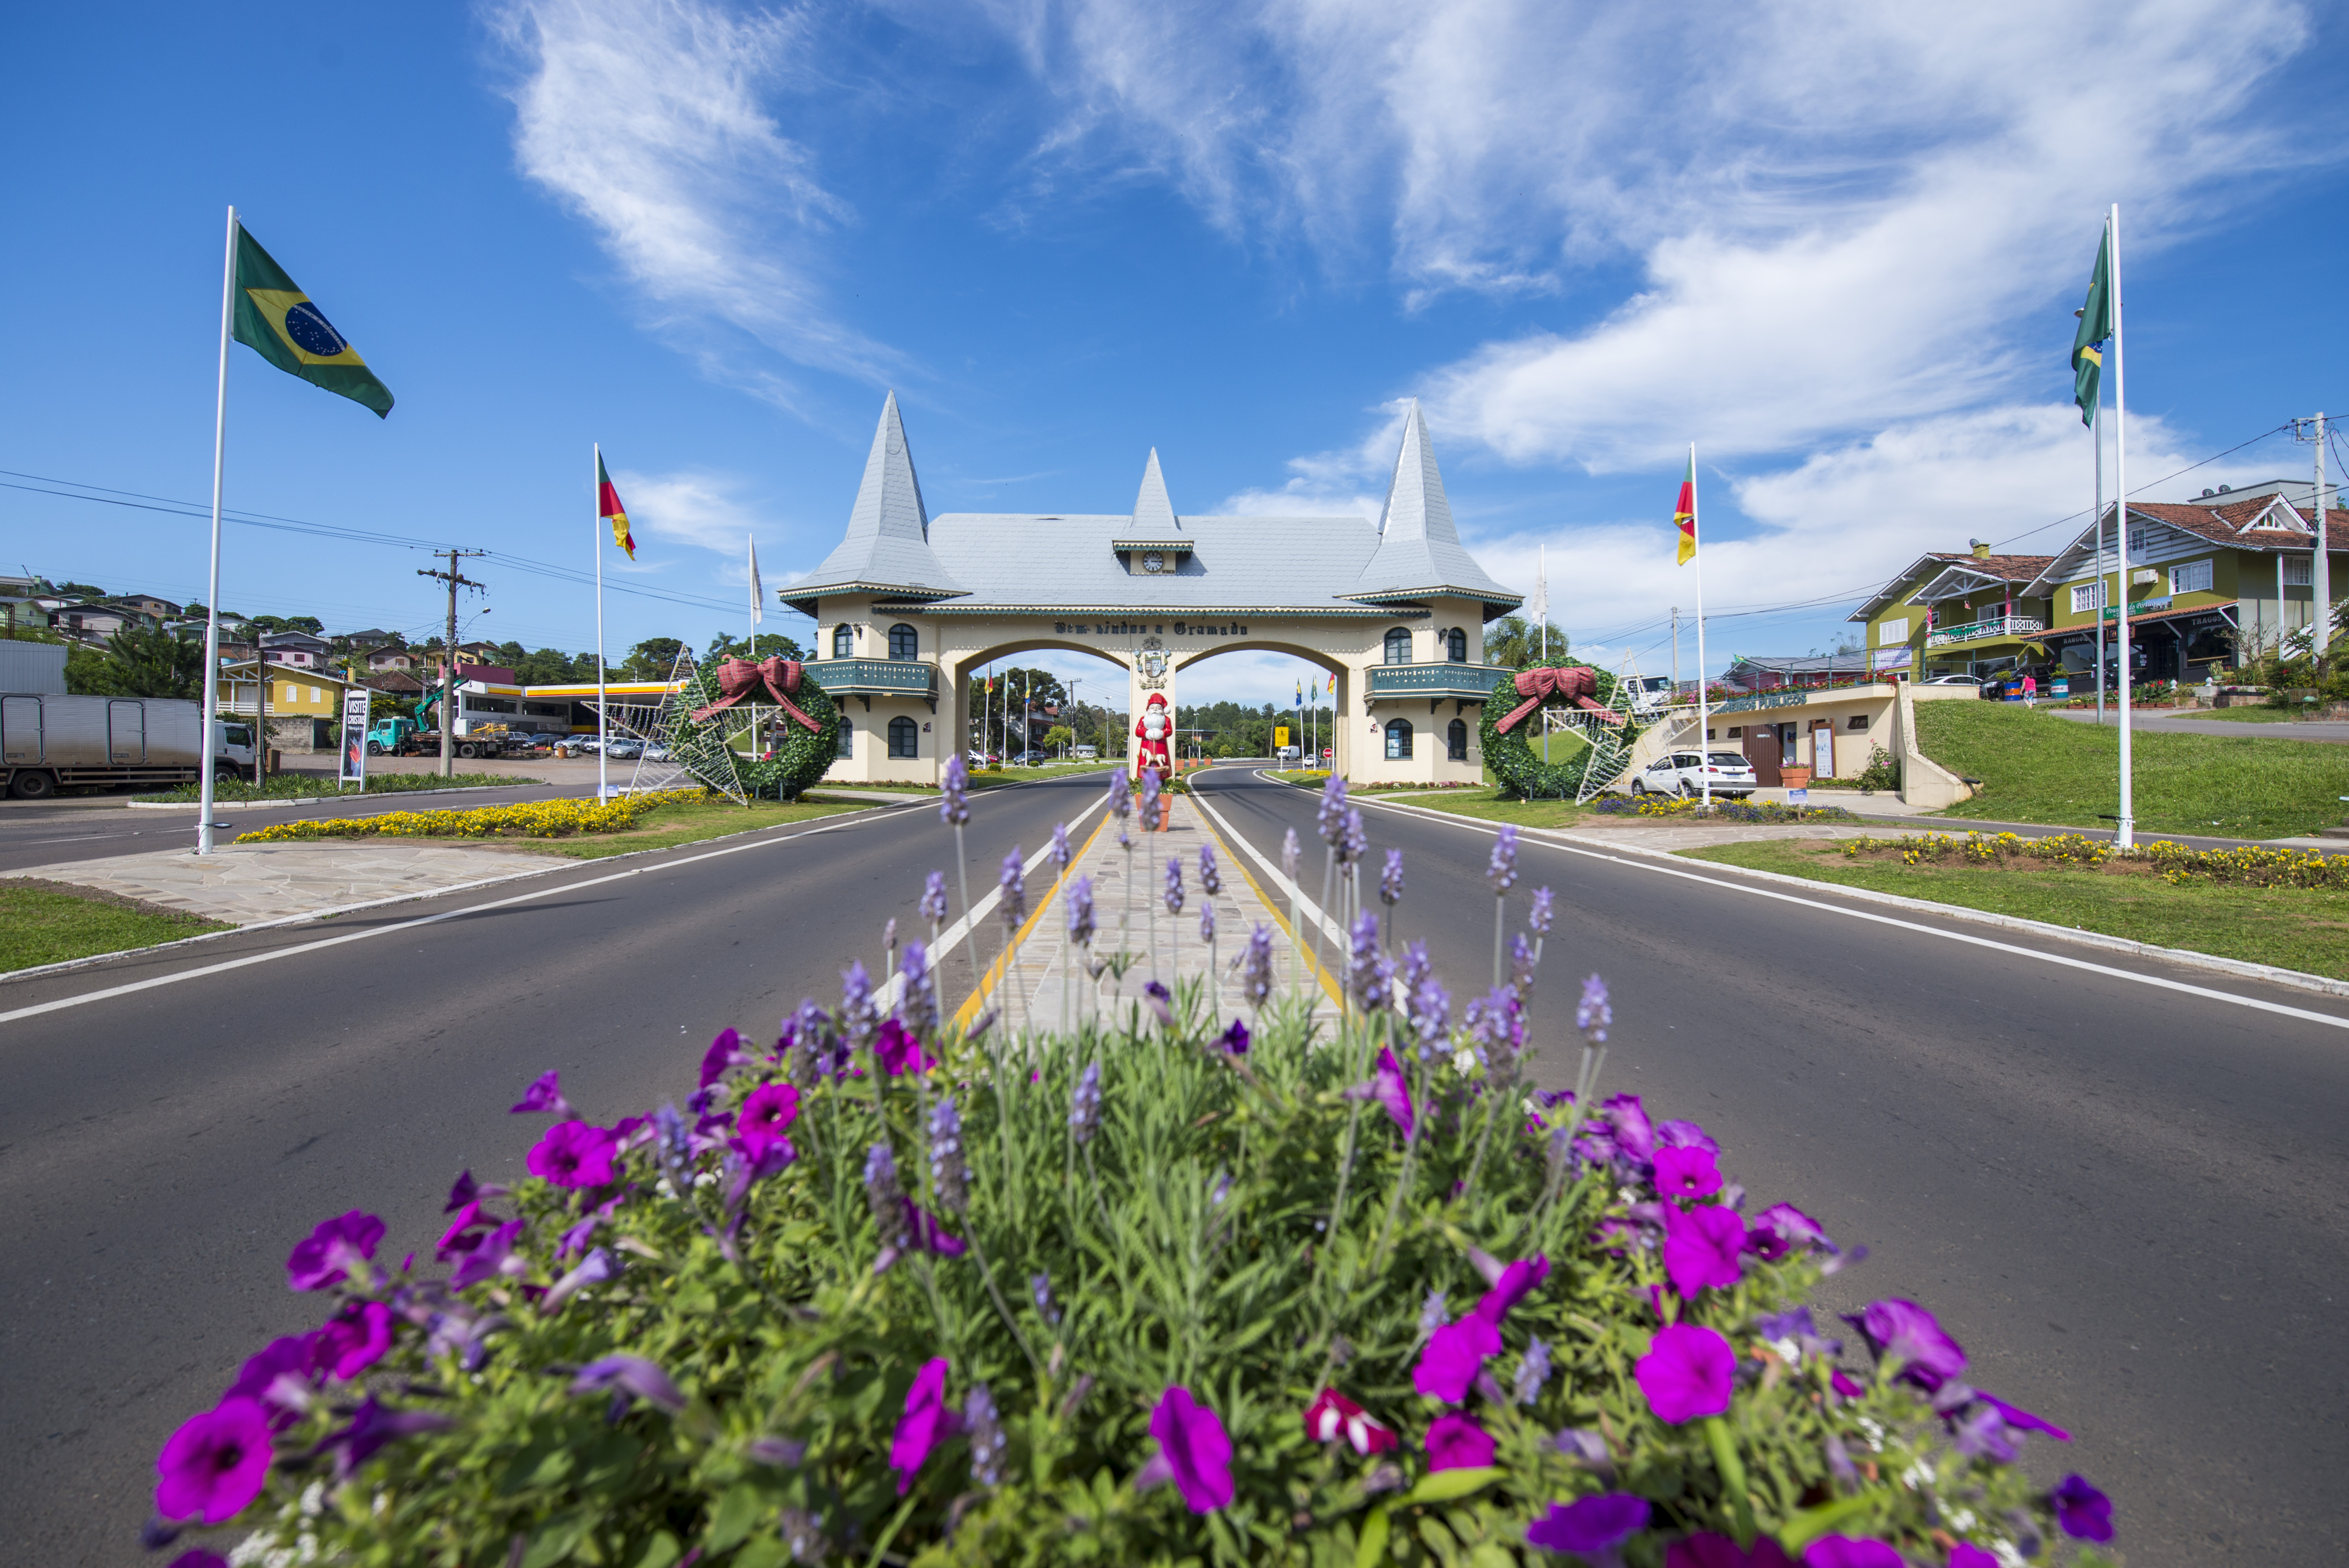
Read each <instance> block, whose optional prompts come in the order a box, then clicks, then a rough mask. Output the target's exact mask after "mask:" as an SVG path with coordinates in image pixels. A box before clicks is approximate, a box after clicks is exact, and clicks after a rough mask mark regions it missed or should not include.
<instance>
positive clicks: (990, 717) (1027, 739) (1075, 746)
mask: <svg viewBox="0 0 2349 1568" xmlns="http://www.w3.org/2000/svg"><path fill="white" fill-rule="evenodd" d="M940 637H941V643H942V645H943V644H944V643H947V642H951V640H952V638H951V636H950V635H948V634H946V633H941V634H940ZM1034 654H1056V655H1066V654H1081V655H1084V661H1085V662H1084V665H1083V667H1084V668H1085V670H1086V671H1087V673H1085V674H1082V675H1075V674H1071V673H1070V672H1069V670H1068V668H1067V666H1068V665H1069V664H1070V663H1071V661H1069V660H1066V659H1034V658H1030V657H1029V656H1028V655H1034ZM940 658H941V661H942V662H943V661H945V660H947V659H948V658H950V659H951V661H952V668H953V670H954V672H955V673H954V676H953V679H954V682H955V689H956V698H955V700H956V703H957V707H956V708H955V709H954V710H953V711H954V712H955V716H956V720H955V721H956V725H957V728H956V735H957V738H958V741H959V743H960V744H961V745H963V746H964V747H966V748H968V749H970V750H971V751H972V753H973V755H974V764H973V765H974V766H976V765H977V764H976V757H977V756H978V754H982V753H996V754H1000V755H1002V756H1006V757H1011V756H1017V755H1019V754H1020V753H1021V752H1022V751H1023V750H1047V751H1049V750H1050V748H1049V747H1048V746H1047V745H1046V742H1045V738H1046V737H1047V736H1048V735H1050V733H1051V731H1052V729H1053V728H1054V727H1066V728H1067V729H1068V731H1069V736H1068V747H1069V750H1070V754H1071V757H1073V758H1076V759H1078V760H1098V761H1106V760H1108V759H1110V758H1114V757H1119V756H1123V755H1126V750H1127V748H1129V747H1130V746H1131V745H1132V738H1131V737H1130V736H1129V735H1128V734H1127V731H1128V730H1129V729H1130V728H1131V727H1133V714H1132V713H1131V712H1128V711H1127V709H1128V708H1129V707H1130V706H1131V705H1130V702H1129V689H1130V674H1129V671H1128V669H1127V667H1126V665H1125V664H1124V663H1123V661H1122V660H1120V659H1118V658H1116V657H1114V656H1113V655H1111V654H1110V653H1108V652H1106V651H1104V650H1103V649H1102V648H1101V647H1098V646H1093V645H1087V644H1084V643H1080V642H1076V641H1074V640H1072V639H1070V638H1067V637H1058V636H1042V637H1019V638H1014V639H1011V640H1009V641H1006V642H1001V643H991V644H988V645H986V646H983V647H980V648H977V649H974V650H972V651H971V652H969V653H968V654H965V653H959V652H957V653H954V654H952V655H947V654H946V653H944V652H943V651H942V652H941V654H940ZM1095 661H1098V662H1099V663H1100V664H1101V665H1104V666H1106V667H1105V668H1102V669H1101V670H1098V671H1095V670H1093V669H1092V664H1093V663H1094V662H1095ZM1006 665H1009V666H1011V669H1009V670H1007V669H1006V668H1005V667H1004V666H1006ZM1022 667H1032V668H1036V669H1040V670H1041V671H1042V672H1043V673H1045V674H1046V675H1049V676H1052V678H1053V680H1055V681H1057V682H1058V683H1059V684H1060V686H1061V692H1060V694H1059V695H1058V696H1055V695H1054V694H1053V693H1052V691H1051V688H1050V686H1046V687H1044V688H1042V690H1041V691H1040V694H1039V695H1038V696H1036V698H1035V699H1034V705H1033V706H1031V704H1030V693H1029V692H1028V690H1027V689H1026V688H1025V686H1022V685H1021V683H1020V682H1019V681H1017V680H1014V679H1011V678H1009V676H1010V675H1011V674H1012V673H1013V672H1014V671H1016V670H1017V669H1019V668H1022ZM989 670H993V672H994V674H995V675H996V676H997V677H998V678H997V680H996V684H995V689H994V691H993V692H992V693H989V692H988V690H987V678H988V672H989ZM1121 714H1122V715H1123V723H1120V722H1118V720H1117V719H1116V718H1114V717H1112V716H1113V715H1121ZM1079 748H1091V749H1092V756H1091V757H1090V758H1088V757H1086V756H1085V755H1084V753H1082V752H1081V751H1080V750H1079ZM941 755H944V754H943V753H941Z"/></svg>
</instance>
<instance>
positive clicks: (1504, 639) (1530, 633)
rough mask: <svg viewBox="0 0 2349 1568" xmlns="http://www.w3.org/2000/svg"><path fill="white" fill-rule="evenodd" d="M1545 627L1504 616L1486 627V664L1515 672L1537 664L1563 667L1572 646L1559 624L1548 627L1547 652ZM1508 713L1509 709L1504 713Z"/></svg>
mask: <svg viewBox="0 0 2349 1568" xmlns="http://www.w3.org/2000/svg"><path fill="white" fill-rule="evenodd" d="M1570 646H1571V645H1569V644H1568V641H1567V637H1566V633H1565V632H1564V631H1562V630H1560V629H1559V627H1558V624H1557V622H1555V621H1552V622H1550V623H1548V625H1547V651H1545V646H1544V628H1543V627H1541V626H1537V625H1536V624H1534V623H1533V622H1531V621H1528V620H1526V618H1525V617H1524V616H1523V615H1504V616H1502V617H1501V618H1500V619H1499V620H1497V621H1495V622H1494V623H1493V624H1491V625H1489V626H1486V627H1485V663H1486V664H1488V665H1502V666H1503V667H1504V668H1506V669H1512V670H1529V669H1532V668H1533V667H1534V666H1535V665H1562V664H1565V663H1566V662H1567V655H1568V651H1569V648H1570ZM1502 711H1503V712H1505V713H1506V712H1507V711H1508V710H1507V709H1506V708H1504V709H1503V710H1502Z"/></svg>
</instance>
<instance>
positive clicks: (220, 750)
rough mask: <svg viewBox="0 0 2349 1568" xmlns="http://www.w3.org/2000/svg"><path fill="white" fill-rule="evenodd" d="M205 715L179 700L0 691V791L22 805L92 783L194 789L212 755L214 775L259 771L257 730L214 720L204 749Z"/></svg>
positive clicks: (223, 720) (244, 724)
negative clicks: (199, 739) (255, 764)
mask: <svg viewBox="0 0 2349 1568" xmlns="http://www.w3.org/2000/svg"><path fill="white" fill-rule="evenodd" d="M202 727H203V709H202V707H201V706H200V705H198V704H196V703H192V702H188V701H185V700H182V699H181V698H178V697H161V696H144V697H141V696H57V694H55V693H51V692H23V693H17V692H8V693H0V786H5V789H7V791H8V793H9V794H11V795H14V796H15V797H16V799H19V800H39V799H46V798H47V797H48V796H51V795H54V794H56V793H57V790H58V789H60V788H63V787H66V786H69V785H89V784H153V785H171V784H191V783H193V782H195V780H196V779H197V777H198V771H197V770H198V769H200V768H202V766H203V765H204V761H205V755H206V753H207V751H209V753H210V757H211V766H212V771H213V772H215V773H218V774H248V773H251V772H252V771H253V760H254V757H253V727H252V726H251V725H250V724H247V723H244V722H242V721H240V720H236V719H215V720H213V722H212V745H211V746H210V747H209V748H206V747H202V746H200V745H198V743H197V735H198V732H199V731H201V730H202Z"/></svg>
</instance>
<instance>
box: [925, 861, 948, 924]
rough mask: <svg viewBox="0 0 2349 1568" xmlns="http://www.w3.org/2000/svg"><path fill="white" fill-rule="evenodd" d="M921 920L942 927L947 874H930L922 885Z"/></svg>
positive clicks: (944, 916)
mask: <svg viewBox="0 0 2349 1568" xmlns="http://www.w3.org/2000/svg"><path fill="white" fill-rule="evenodd" d="M921 908H922V918H923V919H924V920H926V921H928V922H929V923H931V924H932V925H944V924H945V923H946V919H947V873H946V872H931V873H930V874H929V877H928V879H927V880H926V881H925V882H923V883H922V904H921Z"/></svg>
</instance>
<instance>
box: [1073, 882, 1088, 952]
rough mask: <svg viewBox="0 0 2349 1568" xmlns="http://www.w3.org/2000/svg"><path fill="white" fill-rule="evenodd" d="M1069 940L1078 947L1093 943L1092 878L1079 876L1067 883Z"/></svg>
mask: <svg viewBox="0 0 2349 1568" xmlns="http://www.w3.org/2000/svg"><path fill="white" fill-rule="evenodd" d="M1069 940H1070V941H1071V942H1073V943H1075V944H1077V945H1078V946H1079V947H1091V946H1092V943H1093V879H1092V878H1091V877H1079V878H1078V879H1077V880H1076V881H1074V882H1071V883H1070V884H1069Z"/></svg>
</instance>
